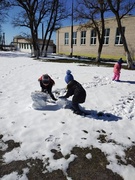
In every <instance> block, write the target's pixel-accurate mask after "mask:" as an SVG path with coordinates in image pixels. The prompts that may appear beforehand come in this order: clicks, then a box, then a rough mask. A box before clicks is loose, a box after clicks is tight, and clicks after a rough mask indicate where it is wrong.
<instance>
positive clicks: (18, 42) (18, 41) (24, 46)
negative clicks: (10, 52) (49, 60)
mask: <svg viewBox="0 0 135 180" xmlns="http://www.w3.org/2000/svg"><path fill="white" fill-rule="evenodd" d="M42 44H43V40H42V39H38V45H39V48H40V49H41V46H42ZM12 45H14V46H15V48H16V50H18V51H21V52H26V53H33V48H32V44H31V40H30V39H27V38H24V37H22V36H15V37H14V38H13V42H12ZM54 47H55V45H54V43H53V40H50V43H49V46H48V51H47V53H53V52H54V51H55V48H54Z"/></svg>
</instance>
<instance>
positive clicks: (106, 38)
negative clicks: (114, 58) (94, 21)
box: [104, 28, 110, 44]
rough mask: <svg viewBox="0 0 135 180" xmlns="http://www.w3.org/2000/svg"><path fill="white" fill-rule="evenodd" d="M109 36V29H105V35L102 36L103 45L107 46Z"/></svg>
mask: <svg viewBox="0 0 135 180" xmlns="http://www.w3.org/2000/svg"><path fill="white" fill-rule="evenodd" d="M109 35H110V29H109V28H107V29H105V34H104V44H109Z"/></svg>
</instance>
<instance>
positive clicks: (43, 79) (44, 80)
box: [42, 74, 50, 84]
mask: <svg viewBox="0 0 135 180" xmlns="http://www.w3.org/2000/svg"><path fill="white" fill-rule="evenodd" d="M42 82H43V83H44V84H49V82H50V77H49V76H48V74H44V75H43V76H42Z"/></svg>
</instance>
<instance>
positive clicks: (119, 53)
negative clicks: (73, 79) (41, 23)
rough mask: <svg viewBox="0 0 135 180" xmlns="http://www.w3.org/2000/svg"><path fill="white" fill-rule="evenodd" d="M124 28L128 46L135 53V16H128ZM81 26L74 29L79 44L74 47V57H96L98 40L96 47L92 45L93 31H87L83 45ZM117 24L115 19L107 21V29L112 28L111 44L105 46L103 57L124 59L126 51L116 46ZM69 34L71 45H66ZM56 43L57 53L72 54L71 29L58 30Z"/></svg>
mask: <svg viewBox="0 0 135 180" xmlns="http://www.w3.org/2000/svg"><path fill="white" fill-rule="evenodd" d="M122 26H123V27H125V36H126V40H127V44H128V47H129V50H131V49H133V50H134V51H135V46H134V45H135V16H127V17H125V18H124V19H123V20H122ZM78 27H79V26H74V27H73V32H75V31H77V44H76V45H73V54H74V55H85V56H96V55H97V50H98V39H97V41H96V45H91V44H90V39H91V30H92V29H87V30H86V44H85V45H81V44H80V39H81V30H78ZM117 27H118V26H117V22H116V20H115V18H108V19H106V20H105V28H110V35H109V44H108V45H104V46H103V50H102V56H103V57H111V56H112V57H113V58H115V57H116V58H117V57H124V56H125V51H124V47H123V45H120V44H119V45H116V44H115V37H116V29H117ZM66 32H68V33H69V44H68V45H65V44H64V39H65V38H64V35H65V33H66ZM56 43H57V46H56V47H57V48H56V52H57V53H62V54H70V52H71V27H70V26H68V27H63V28H60V29H58V30H57V33H56Z"/></svg>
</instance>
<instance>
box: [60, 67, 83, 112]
mask: <svg viewBox="0 0 135 180" xmlns="http://www.w3.org/2000/svg"><path fill="white" fill-rule="evenodd" d="M65 81H66V83H67V93H66V94H65V95H64V96H62V97H60V98H68V97H70V96H73V98H72V108H73V110H74V113H76V114H83V112H82V111H81V110H80V108H79V103H84V102H85V99H86V91H85V89H84V88H83V87H82V85H81V84H80V83H79V82H77V81H76V80H74V77H73V75H72V74H71V71H70V70H67V72H66V76H65Z"/></svg>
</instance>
